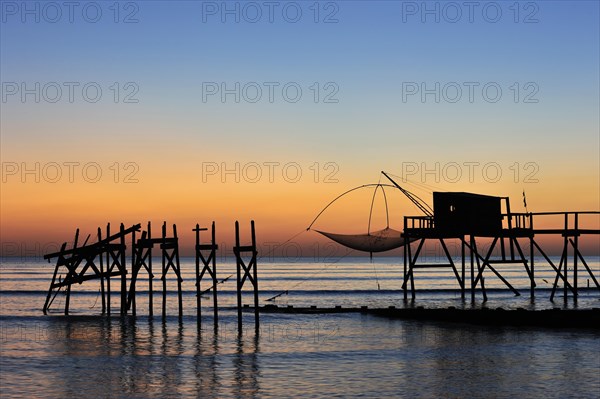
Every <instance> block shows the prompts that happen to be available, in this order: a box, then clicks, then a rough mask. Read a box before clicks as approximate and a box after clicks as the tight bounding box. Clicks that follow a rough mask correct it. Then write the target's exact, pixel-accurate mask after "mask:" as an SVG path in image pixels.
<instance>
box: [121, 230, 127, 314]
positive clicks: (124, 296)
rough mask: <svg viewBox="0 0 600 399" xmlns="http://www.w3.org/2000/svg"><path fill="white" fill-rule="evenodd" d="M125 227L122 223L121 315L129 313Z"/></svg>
mask: <svg viewBox="0 0 600 399" xmlns="http://www.w3.org/2000/svg"><path fill="white" fill-rule="evenodd" d="M124 231H125V226H124V225H123V223H121V227H120V232H121V249H120V251H119V252H120V255H121V256H120V258H121V260H120V263H121V264H120V265H119V266H120V271H121V314H122V315H124V314H126V313H127V267H126V260H125V248H126V246H125V234H124Z"/></svg>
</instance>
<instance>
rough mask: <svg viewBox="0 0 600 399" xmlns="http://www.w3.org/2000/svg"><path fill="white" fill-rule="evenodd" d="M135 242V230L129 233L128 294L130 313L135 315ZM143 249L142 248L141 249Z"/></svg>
mask: <svg viewBox="0 0 600 399" xmlns="http://www.w3.org/2000/svg"><path fill="white" fill-rule="evenodd" d="M142 238H144V233H142ZM136 250H137V249H136V242H135V231H133V232H132V233H131V277H130V279H131V288H130V289H129V290H130V291H132V292H130V294H129V295H130V296H131V314H132V315H133V316H135V315H136V309H135V308H136V306H135V284H136V280H137V272H138V270H137V264H136ZM142 251H143V249H142ZM140 255H141V254H140Z"/></svg>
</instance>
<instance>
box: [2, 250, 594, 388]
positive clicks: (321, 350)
mask: <svg viewBox="0 0 600 399" xmlns="http://www.w3.org/2000/svg"><path fill="white" fill-rule="evenodd" d="M536 262H537V259H536ZM588 264H589V265H590V267H591V268H592V269H593V270H594V273H595V274H596V276H598V275H600V259H599V258H597V257H596V258H589V259H588ZM154 265H155V269H156V272H155V274H157V275H158V274H159V273H158V269H159V267H160V259H156V260H155V263H154ZM53 267H54V265H53V264H48V263H43V262H38V261H33V260H30V259H3V260H2V262H1V263H0V345H1V346H0V348H1V349H0V351H1V354H0V397H2V398H12V397H48V398H65V397H94V398H96V397H138V398H165V397H203V398H204V397H218V398H222V397H235V398H238V397H239V398H241V397H244V398H246V397H260V398H263V397H273V398H282V397H309V398H310V397H315V398H316V397H319V398H320V397H344V398H345V397H373V398H382V397H407V398H415V397H417V398H438V397H441V398H461V397H471V398H477V397H485V398H489V397H498V398H515V397H520V398H529V397H531V398H539V397H546V398H552V397H556V398H565V397H576V398H598V397H600V334H599V333H598V332H596V331H589V330H570V329H565V330H560V331H559V330H550V329H542V328H526V329H524V328H512V327H505V328H497V327H481V326H470V325H461V324H443V323H434V322H421V321H404V320H390V319H387V318H382V317H377V316H370V315H361V314H358V313H339V314H323V315H298V314H289V315H286V314H262V315H261V327H260V333H259V334H256V333H255V331H254V326H253V316H252V314H251V313H248V314H245V316H244V317H245V327H244V332H243V334H242V335H241V336H240V335H238V333H237V325H236V313H235V311H234V310H233V309H232V307H233V306H234V305H235V276H233V277H232V278H230V279H229V280H227V281H226V282H224V283H223V284H221V285H219V305H220V307H222V309H221V310H220V313H219V316H220V320H219V324H218V329H217V330H216V331H215V329H214V323H213V319H212V302H211V296H210V295H208V296H207V297H206V298H203V308H202V312H203V313H202V320H201V321H202V323H201V327H199V326H198V323H197V317H196V298H195V288H194V277H193V276H194V269H195V263H194V260H193V259H191V258H182V271H183V278H184V283H183V290H184V300H183V303H184V317H183V319H182V320H179V319H178V317H176V315H177V298H176V292H175V288H176V283H175V281H174V279H172V278H170V279H169V280H168V288H169V295H168V306H167V308H168V309H167V313H168V315H169V316H168V317H167V318H166V319H163V318H162V317H161V316H160V309H161V294H160V291H159V290H160V289H161V287H162V285H161V281H160V279H159V278H158V277H156V278H155V282H154V291H155V295H154V313H155V316H154V318H149V317H148V316H147V314H148V302H147V300H146V298H147V289H148V285H147V282H146V276H145V275H142V277H141V279H140V282H139V284H138V289H137V290H138V298H137V309H138V316H137V318H133V317H130V316H129V317H125V318H121V317H119V316H117V315H116V313H117V312H118V306H119V303H118V300H119V298H118V294H117V292H114V293H113V299H112V301H113V302H112V308H113V312H114V313H115V314H114V315H113V317H111V318H107V317H101V316H99V314H100V311H101V299H100V296H99V283H98V281H88V282H85V283H83V284H82V285H78V286H74V288H73V291H72V296H71V314H72V315H73V316H71V317H64V316H61V312H60V310H61V309H62V308H63V307H64V299H65V297H64V295H63V294H62V293H59V294H58V295H57V296H56V299H55V301H54V303H53V305H52V310H53V311H52V312H51V314H50V315H48V316H44V315H43V314H42V311H41V308H42V306H43V304H44V300H45V296H46V291H47V289H48V285H49V282H50V278H51V275H52V272H53ZM217 267H218V275H219V278H220V279H225V278H227V277H228V276H230V275H231V274H233V273H234V271H235V269H234V264H233V263H232V261H231V259H229V260H225V261H224V262H219V263H218V266H217ZM499 269H500V270H501V272H502V274H503V276H505V277H506V278H507V280H508V281H509V282H510V283H511V284H513V285H514V286H515V287H516V288H518V289H520V291H521V292H522V293H523V295H522V296H520V297H515V296H514V295H512V293H511V292H510V291H508V290H506V289H505V288H504V285H503V284H502V282H500V280H498V279H497V278H495V277H494V276H493V275H492V274H487V273H486V279H485V283H486V287H487V288H488V289H489V291H488V294H489V298H488V302H487V303H486V304H485V306H487V307H504V308H516V307H525V308H534V309H545V308H554V307H561V308H562V307H568V308H573V307H579V308H591V307H600V295H599V294H598V291H595V290H586V291H584V292H582V293H581V297H580V299H579V300H578V301H577V303H574V302H573V300H572V299H569V300H568V301H566V302H565V301H563V298H562V290H560V291H559V292H558V293H557V294H558V295H557V297H556V298H555V300H554V302H550V300H549V293H550V288H551V285H552V283H553V281H554V277H555V275H554V273H553V272H552V270H551V269H550V267H549V266H547V265H545V263H543V262H542V261H541V260H540V261H539V262H538V266H537V269H536V280H537V282H538V291H537V295H536V298H535V300H531V298H530V297H529V295H528V280H527V279H526V275H525V272H524V271H523V269H522V267H518V266H515V265H512V266H499ZM401 270H402V265H401V264H400V263H399V261H398V259H397V258H376V259H374V261H373V262H369V260H368V259H365V258H344V259H341V260H339V261H337V262H336V261H331V262H317V261H315V260H314V259H294V260H290V259H286V260H284V259H269V260H268V261H267V260H262V261H261V262H259V285H260V291H261V292H260V303H261V305H264V304H269V303H273V304H278V305H280V306H287V305H294V306H312V305H315V306H319V307H333V306H336V305H340V306H342V307H356V306H365V305H366V306H369V307H388V306H392V305H393V306H397V307H401V306H409V305H410V306H415V305H418V306H425V307H446V306H456V307H471V306H475V307H479V306H482V304H483V302H482V298H481V294H480V293H479V292H478V293H477V298H476V301H475V303H471V301H470V297H469V296H467V301H462V300H461V297H460V293H459V292H458V291H457V288H458V284H457V282H456V280H454V277H453V273H452V272H451V271H450V270H446V271H431V270H427V271H422V270H419V271H417V274H416V278H415V283H416V288H417V299H416V302H415V303H413V304H408V305H405V304H404V302H403V296H402V292H401V291H400V286H401V278H402V272H401ZM588 278H589V276H587V274H586V273H585V269H583V268H581V269H580V271H579V286H582V287H585V286H586V285H587V283H588ZM118 286H119V284H118V279H115V280H114V284H113V288H117V287H118ZM208 286H209V283H208V281H206V282H205V283H203V288H205V287H206V288H208ZM286 290H287V291H288V292H289V293H288V294H287V295H282V296H280V297H279V298H277V299H276V300H275V301H273V302H267V301H266V300H267V299H268V298H271V297H273V296H274V295H277V294H279V293H281V292H282V291H286ZM251 301H252V296H251V294H250V292H248V293H247V295H245V296H244V302H245V303H248V304H250V303H252V302H251Z"/></svg>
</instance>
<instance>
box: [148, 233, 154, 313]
mask: <svg viewBox="0 0 600 399" xmlns="http://www.w3.org/2000/svg"><path fill="white" fill-rule="evenodd" d="M148 240H152V223H150V222H148ZM148 275H149V278H148V315H149V316H150V317H152V316H154V303H153V301H152V297H153V295H154V289H153V287H152V280H154V274H152V248H150V255H148Z"/></svg>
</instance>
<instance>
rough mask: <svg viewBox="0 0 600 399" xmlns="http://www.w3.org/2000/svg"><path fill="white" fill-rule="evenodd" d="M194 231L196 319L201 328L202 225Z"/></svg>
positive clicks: (197, 225) (197, 226)
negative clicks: (200, 252) (200, 254)
mask: <svg viewBox="0 0 600 399" xmlns="http://www.w3.org/2000/svg"><path fill="white" fill-rule="evenodd" d="M194 231H195V232H196V317H197V319H198V326H201V325H202V321H201V316H202V310H201V308H202V299H201V292H200V256H199V254H198V251H200V225H199V224H198V223H196V228H195V229H194Z"/></svg>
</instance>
